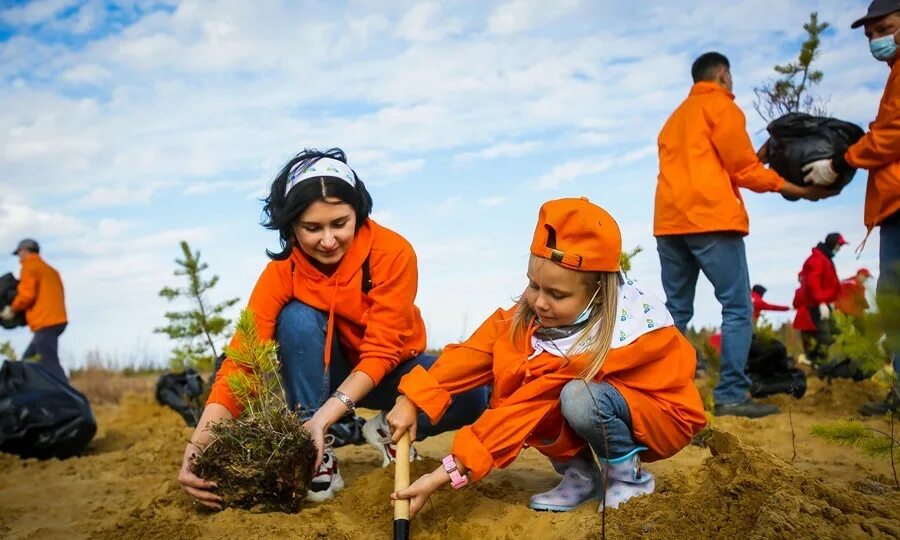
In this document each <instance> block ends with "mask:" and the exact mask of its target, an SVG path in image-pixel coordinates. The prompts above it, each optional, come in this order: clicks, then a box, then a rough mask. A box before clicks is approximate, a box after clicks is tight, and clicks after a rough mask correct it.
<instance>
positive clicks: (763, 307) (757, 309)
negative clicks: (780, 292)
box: [750, 284, 791, 324]
mask: <svg viewBox="0 0 900 540" xmlns="http://www.w3.org/2000/svg"><path fill="white" fill-rule="evenodd" d="M766 290H767V289H766V288H765V287H763V286H762V285H759V284H757V285H754V286H753V288H752V289H751V290H750V302H751V303H752V304H753V323H754V324H756V321H757V320H759V315H760V313H762V312H763V311H790V309H791V308H790V307H788V306H781V305H778V304H770V303H768V302H766V301H765V300H763V296H764V295H765V294H766Z"/></svg>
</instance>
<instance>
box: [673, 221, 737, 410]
mask: <svg viewBox="0 0 900 540" xmlns="http://www.w3.org/2000/svg"><path fill="white" fill-rule="evenodd" d="M656 249H657V251H658V252H659V263H660V267H661V270H662V284H663V289H664V290H665V291H666V307H667V308H669V312H670V313H671V314H672V318H674V319H675V326H677V327H678V330H680V331H681V333H682V334H684V333H686V331H687V324H688V322H689V321H690V320H691V317H693V316H694V293H695V291H696V289H697V277H698V276H699V273H700V271H701V270H702V271H703V274H704V275H705V276H706V277H707V279H709V281H710V282H711V283H712V286H713V289H714V290H715V293H716V299H718V301H719V303H720V304H721V305H722V367H721V369H720V371H719V383H718V384H717V385H716V387H715V389H714V390H713V396H714V397H715V400H716V404H717V405H725V404H729V403H740V402H742V401H744V400H746V399H747V398H748V397H749V391H750V379H749V378H748V377H747V375H746V374H745V373H744V367H745V366H746V364H747V355H748V354H749V353H750V341H751V340H752V339H753V304H752V303H751V300H750V275H749V271H748V270H747V254H746V251H745V249H744V239H743V237H741V236H740V235H739V234H737V233H727V232H721V233H703V234H686V235H676V236H658V237H657V238H656Z"/></svg>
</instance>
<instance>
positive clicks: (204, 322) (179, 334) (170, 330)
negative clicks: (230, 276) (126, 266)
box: [154, 241, 239, 371]
mask: <svg viewBox="0 0 900 540" xmlns="http://www.w3.org/2000/svg"><path fill="white" fill-rule="evenodd" d="M181 251H182V253H183V256H184V258H181V259H175V264H177V265H178V269H176V270H175V275H176V276H184V277H185V278H186V280H187V285H186V286H185V287H180V288H176V287H163V289H162V290H160V291H159V295H160V296H162V297H163V298H165V299H166V300H168V301H169V302H172V301H174V300H177V299H179V298H184V299H187V300H188V301H190V302H191V303H192V304H193V308H192V309H188V310H184V311H169V312H166V315H165V317H166V319H168V321H169V324H168V325H166V326H164V327H161V328H156V329H154V332H156V333H159V334H166V335H168V336H169V337H170V338H172V339H173V340H176V341H178V342H180V345H178V346H177V347H175V349H174V350H173V351H172V358H171V360H170V361H169V364H170V367H171V368H172V369H174V370H179V369H185V368H188V367H191V368H194V369H197V370H200V371H210V370H212V367H213V364H214V363H215V359H216V357H217V356H218V355H219V353H218V351H217V349H216V339H217V338H220V337H221V338H225V339H227V338H228V329H229V320H228V319H226V318H225V317H223V316H222V314H223V313H224V312H225V310H227V309H228V308H230V307H231V306H233V305H235V304H236V303H237V302H238V300H239V299H238V298H231V299H229V300H225V301H224V302H221V303H218V304H212V303H210V301H209V299H208V298H207V294H208V292H209V291H210V289H212V288H213V287H215V286H216V284H217V283H218V282H219V276H212V278H210V279H209V280H206V279H205V278H204V277H203V276H202V273H203V271H204V270H206V269H207V268H208V265H207V264H206V263H205V262H200V252H199V251H191V248H190V246H188V243H187V242H184V241H182V242H181Z"/></svg>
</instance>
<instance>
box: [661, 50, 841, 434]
mask: <svg viewBox="0 0 900 540" xmlns="http://www.w3.org/2000/svg"><path fill="white" fill-rule="evenodd" d="M691 76H692V77H693V80H694V85H693V86H692V87H691V91H690V94H689V95H688V97H687V99H685V100H684V102H683V103H682V104H681V105H679V106H678V108H677V109H676V110H675V112H673V113H672V116H671V117H670V118H669V119H668V120H667V121H666V124H665V125H664V126H663V128H662V130H661V131H660V133H659V139H658V144H659V179H658V182H657V186H656V203H655V204H656V206H655V211H654V217H653V235H654V236H656V247H657V252H658V253H659V262H660V268H661V274H662V275H661V277H662V283H663V288H664V289H665V291H666V306H667V307H668V308H669V312H671V313H672V317H674V319H675V326H677V327H678V329H679V330H680V331H681V332H682V333H685V332H687V325H688V322H690V320H691V318H692V317H693V316H694V293H695V291H696V287H697V278H698V276H699V274H700V271H701V270H702V271H703V274H704V275H706V277H707V278H708V279H709V281H710V282H711V283H712V285H713V289H715V294H716V298H717V299H718V300H719V303H721V304H722V327H721V328H722V364H721V372H720V376H719V382H718V384H717V385H716V387H715V389H714V391H713V394H714V397H715V401H716V406H715V409H714V413H715V414H716V415H736V416H746V417H751V418H757V417H760V416H766V415H769V414H775V413H777V412H778V407H777V406H775V405H770V404H763V403H755V402H754V401H753V400H752V399H750V393H749V391H750V379H749V378H748V377H747V375H746V374H745V373H744V368H745V366H746V363H747V355H748V353H749V351H750V342H751V339H752V335H753V306H752V303H751V301H750V275H749V270H748V268H747V254H746V250H745V247H744V239H743V237H744V236H746V235H747V234H749V231H750V228H749V218H748V216H747V210H746V209H745V206H744V201H743V197H742V195H741V190H740V188H745V189H750V190H752V191H755V192H757V193H765V192H779V193H782V194H784V195H787V196H793V197H797V198H805V199H809V200H817V199H820V198H823V197H826V196H829V195H831V194H832V193H830V192H829V191H827V190H825V189H824V188H821V187H818V186H803V187H801V186H795V185H794V184H791V183H788V182H785V180H784V179H783V178H782V177H781V176H779V175H778V173H776V172H775V171H773V170H770V169H768V168H766V167H765V166H764V164H763V162H762V161H761V160H760V157H758V155H757V153H755V152H754V150H753V145H752V143H751V142H750V137H749V136H748V135H747V125H746V124H747V122H746V119H745V118H744V113H742V112H741V110H740V108H738V106H737V105H736V104H735V103H734V94H732V92H731V91H732V79H731V69H730V63H729V62H728V59H727V58H725V56H723V55H721V54H719V53H716V52H710V53H706V54H703V55H701V56H700V57H699V58H697V60H695V61H694V64H693V66H692V67H691ZM760 152H761V154H763V152H762V150H761V151H760Z"/></svg>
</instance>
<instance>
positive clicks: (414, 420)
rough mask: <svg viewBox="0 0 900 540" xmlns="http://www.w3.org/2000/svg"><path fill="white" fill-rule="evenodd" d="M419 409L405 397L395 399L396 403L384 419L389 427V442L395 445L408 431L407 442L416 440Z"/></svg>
mask: <svg viewBox="0 0 900 540" xmlns="http://www.w3.org/2000/svg"><path fill="white" fill-rule="evenodd" d="M418 415H419V409H418V408H417V407H416V405H415V404H414V403H413V402H412V400H411V399H409V398H408V397H406V396H403V395H401V396H400V397H398V398H397V403H396V404H395V405H394V408H393V409H391V412H389V413H388V414H387V416H386V417H385V418H386V419H387V423H388V425H389V426H391V441H392V442H394V443H396V442H397V441H399V440H400V437H402V436H403V434H404V433H406V432H407V431H409V440H410V441H414V440H416V426H417V424H418Z"/></svg>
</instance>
